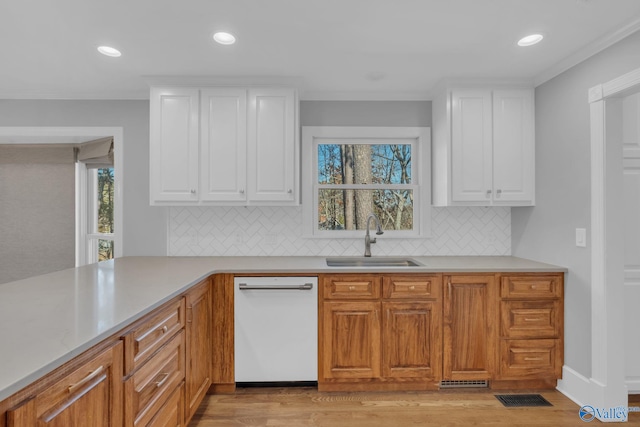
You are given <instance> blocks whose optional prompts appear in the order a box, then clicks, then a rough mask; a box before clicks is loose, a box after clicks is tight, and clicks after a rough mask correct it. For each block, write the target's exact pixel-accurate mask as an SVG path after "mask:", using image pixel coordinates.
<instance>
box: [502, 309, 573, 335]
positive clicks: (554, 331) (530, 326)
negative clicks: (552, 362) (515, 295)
mask: <svg viewBox="0 0 640 427" xmlns="http://www.w3.org/2000/svg"><path fill="white" fill-rule="evenodd" d="M500 308H501V311H502V312H501V316H500V317H501V318H502V336H503V337H508V338H558V335H559V333H560V322H561V319H560V315H561V313H560V301H559V300H546V301H502V302H501V303H500Z"/></svg>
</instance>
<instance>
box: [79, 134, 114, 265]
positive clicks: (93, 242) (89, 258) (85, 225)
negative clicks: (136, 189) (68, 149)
mask: <svg viewBox="0 0 640 427" xmlns="http://www.w3.org/2000/svg"><path fill="white" fill-rule="evenodd" d="M77 177H78V188H77V194H78V198H77V201H78V207H79V209H78V215H79V221H78V234H79V236H78V244H77V246H78V248H77V251H78V254H77V255H78V256H77V257H76V258H77V262H76V263H77V264H78V265H84V264H91V263H94V262H99V261H106V260H108V259H112V258H113V257H114V247H115V245H114V240H115V237H114V236H115V234H114V232H115V229H114V200H115V197H114V196H115V179H116V176H115V171H114V167H113V140H112V139H111V138H107V139H101V140H97V141H91V142H88V143H85V144H83V145H81V146H80V147H79V151H78V163H77Z"/></svg>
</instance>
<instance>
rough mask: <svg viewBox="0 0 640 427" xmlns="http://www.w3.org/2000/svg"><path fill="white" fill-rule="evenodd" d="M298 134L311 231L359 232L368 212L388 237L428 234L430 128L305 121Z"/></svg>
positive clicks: (332, 233)
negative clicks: (339, 125) (304, 172)
mask: <svg viewBox="0 0 640 427" xmlns="http://www.w3.org/2000/svg"><path fill="white" fill-rule="evenodd" d="M302 134H303V165H304V166H306V168H304V169H306V170H307V173H306V174H305V175H304V177H303V179H304V182H303V188H304V189H305V190H306V191H303V205H304V206H305V207H304V211H305V225H306V231H307V233H308V235H309V236H311V237H362V235H363V230H365V229H366V220H367V217H368V215H369V214H370V213H375V214H376V215H377V216H378V218H379V219H380V222H381V224H382V228H383V230H384V231H385V236H387V237H427V236H428V234H429V220H430V202H431V197H430V187H431V184H430V179H429V177H430V167H429V166H430V151H431V148H430V140H429V128H414V127H411V128H407V127H397V128H395V127H394V128H388V127H327V126H321V127H316V126H305V127H303V131H302ZM304 169H303V170H304Z"/></svg>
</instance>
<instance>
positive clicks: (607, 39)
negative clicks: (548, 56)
mask: <svg viewBox="0 0 640 427" xmlns="http://www.w3.org/2000/svg"><path fill="white" fill-rule="evenodd" d="M638 30H640V18H635V19H633V20H632V21H630V22H629V23H627V24H626V25H624V26H622V27H620V28H618V29H617V30H615V31H613V32H611V33H609V34H606V35H605V36H604V37H601V38H599V39H597V40H595V41H594V42H592V43H590V44H588V45H586V46H585V47H583V48H582V49H580V50H578V51H576V52H575V53H573V54H571V55H569V56H567V57H566V58H564V59H562V60H561V61H560V62H558V63H556V64H555V65H553V66H551V67H549V68H547V69H546V70H545V71H543V72H541V73H539V74H538V75H537V76H535V77H534V78H533V82H534V85H535V86H536V87H537V86H540V85H541V84H543V83H545V82H547V81H549V80H551V79H552V78H554V77H556V76H557V75H559V74H562V73H564V72H565V71H567V70H568V69H570V68H571V67H575V66H576V65H578V64H579V63H581V62H582V61H585V60H587V59H589V58H590V57H592V56H593V55H595V54H597V53H599V52H601V51H603V50H605V49H606V48H608V47H609V46H612V45H614V44H615V43H617V42H619V41H620V40H622V39H624V38H625V37H627V36H630V35H631V34H633V33H635V32H636V31H638Z"/></svg>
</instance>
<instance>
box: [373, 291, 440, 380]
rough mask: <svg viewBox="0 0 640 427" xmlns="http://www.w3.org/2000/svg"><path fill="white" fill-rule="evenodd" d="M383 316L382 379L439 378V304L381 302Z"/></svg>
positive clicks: (429, 302)
mask: <svg viewBox="0 0 640 427" xmlns="http://www.w3.org/2000/svg"><path fill="white" fill-rule="evenodd" d="M382 313H383V315H382V325H383V326H382V342H383V343H384V345H383V346H382V376H383V377H385V378H417V379H427V378H428V379H431V380H434V381H435V380H436V379H437V378H439V377H440V372H439V371H438V370H439V368H440V366H441V354H442V352H441V351H440V343H441V342H442V337H441V335H440V331H441V328H440V323H441V321H440V316H441V310H440V304H439V302H435V301H419V302H383V303H382Z"/></svg>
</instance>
